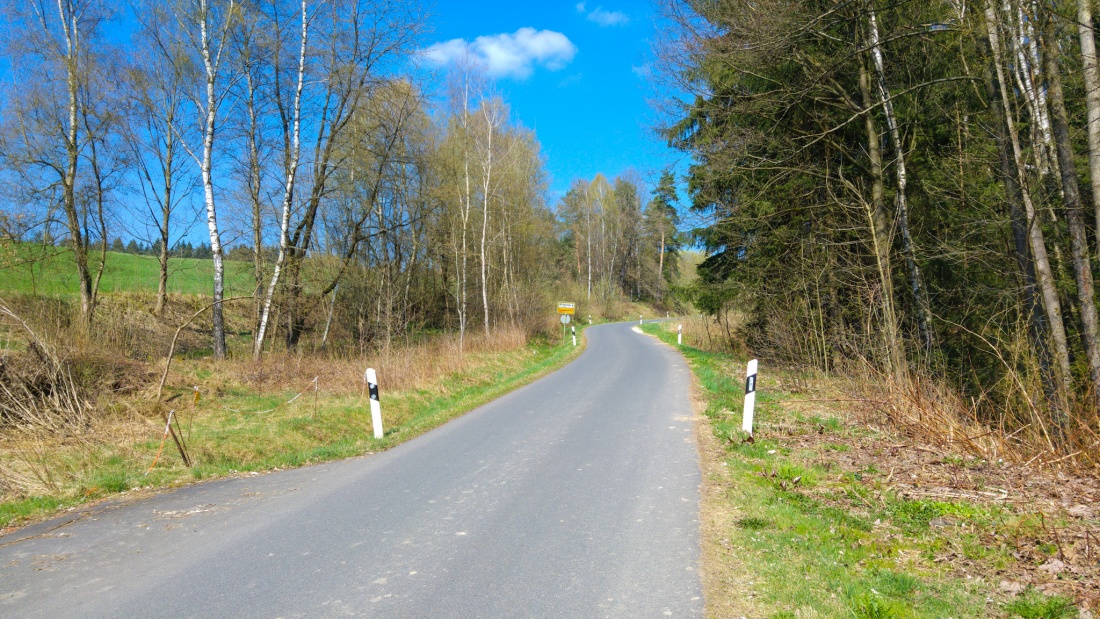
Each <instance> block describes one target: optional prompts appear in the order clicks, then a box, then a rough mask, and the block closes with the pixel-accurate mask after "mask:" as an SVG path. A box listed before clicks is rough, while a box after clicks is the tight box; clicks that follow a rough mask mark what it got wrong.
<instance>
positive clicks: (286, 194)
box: [252, 0, 327, 359]
mask: <svg viewBox="0 0 1100 619" xmlns="http://www.w3.org/2000/svg"><path fill="white" fill-rule="evenodd" d="M301 10H302V31H301V46H300V47H299V51H298V83H297V87H296V88H295V91H294V111H293V112H292V113H293V119H292V122H293V128H292V130H291V132H292V135H291V152H290V158H289V162H288V164H287V170H286V179H285V183H284V185H283V204H282V209H281V214H280V217H279V256H278V258H277V259H276V260H275V268H274V270H273V272H272V274H271V281H270V282H268V284H267V292H266V293H265V294H264V305H263V312H262V313H261V314H260V328H259V330H258V331H257V332H256V339H255V342H253V348H252V357H253V358H254V359H259V358H260V355H261V354H263V345H264V337H265V335H266V333H267V321H268V317H269V316H270V315H271V302H272V299H274V297H275V289H276V287H277V286H278V284H279V277H280V276H281V275H282V271H283V265H284V264H285V263H286V255H287V251H288V249H289V244H290V236H289V231H290V209H291V206H292V204H293V202H294V184H295V181H296V179H297V175H298V164H299V161H300V160H301V151H302V147H301V131H302V124H301V120H302V90H303V89H304V87H305V75H306V44H307V40H308V36H309V28H308V25H309V19H308V12H307V6H306V0H302V8H301ZM326 333H327V331H326Z"/></svg>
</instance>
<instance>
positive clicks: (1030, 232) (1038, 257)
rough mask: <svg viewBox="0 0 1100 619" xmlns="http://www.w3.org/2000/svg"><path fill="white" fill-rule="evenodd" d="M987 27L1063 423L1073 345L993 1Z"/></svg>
mask: <svg viewBox="0 0 1100 619" xmlns="http://www.w3.org/2000/svg"><path fill="white" fill-rule="evenodd" d="M985 17H986V28H987V30H988V34H989V46H990V50H991V51H992V53H993V65H994V67H995V69H996V72H997V84H998V88H999V89H1000V100H1001V105H1002V106H1003V108H1004V121H1005V127H1006V129H1008V137H1009V144H1010V145H1011V147H1012V160H1013V164H1014V166H1015V169H1016V170H1015V171H1016V178H1017V179H1018V180H1019V183H1018V184H1019V187H1020V198H1021V200H1022V202H1023V204H1024V213H1025V215H1026V218H1027V236H1028V245H1029V247H1030V249H1031V257H1032V260H1033V261H1034V265H1035V278H1036V280H1037V282H1038V285H1039V293H1040V296H1041V298H1042V300H1043V311H1044V312H1045V313H1046V318H1047V324H1048V325H1049V329H1050V340H1051V346H1052V350H1051V352H1052V354H1053V357H1054V360H1055V364H1054V367H1055V369H1056V376H1057V388H1058V405H1057V406H1056V407H1055V423H1056V425H1063V424H1062V421H1063V420H1062V419H1061V418H1060V415H1062V414H1064V408H1063V407H1064V406H1066V405H1068V403H1069V401H1070V393H1071V392H1072V385H1071V376H1072V375H1071V370H1070V362H1069V344H1068V342H1067V341H1066V328H1065V324H1064V323H1063V321H1062V305H1061V302H1060V301H1059V300H1058V290H1057V288H1056V286H1055V283H1054V281H1055V280H1054V274H1053V272H1052V270H1051V267H1050V258H1049V257H1048V255H1047V248H1046V242H1045V241H1044V239H1043V228H1042V226H1040V225H1039V222H1038V221H1037V213H1036V212H1035V204H1034V203H1033V202H1032V201H1031V196H1030V194H1029V192H1028V189H1027V182H1026V179H1027V169H1026V165H1025V163H1024V157H1023V153H1022V151H1021V148H1020V137H1019V134H1018V133H1017V131H1016V124H1015V123H1014V122H1013V120H1012V118H1013V116H1012V108H1011V106H1010V105H1009V92H1008V86H1007V84H1006V83H1005V76H1004V69H1003V66H1004V65H1003V55H1002V53H1001V43H1000V35H999V33H998V28H999V21H998V19H997V14H996V11H995V10H994V7H993V0H986V3H985Z"/></svg>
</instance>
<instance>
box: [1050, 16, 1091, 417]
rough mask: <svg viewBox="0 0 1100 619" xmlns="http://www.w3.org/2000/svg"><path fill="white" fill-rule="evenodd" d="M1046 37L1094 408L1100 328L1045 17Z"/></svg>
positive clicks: (1054, 47)
mask: <svg viewBox="0 0 1100 619" xmlns="http://www.w3.org/2000/svg"><path fill="white" fill-rule="evenodd" d="M1044 21H1045V22H1046V28H1045V31H1046V32H1045V34H1046V35H1047V36H1046V40H1047V42H1048V45H1047V54H1046V61H1047V62H1046V65H1047V83H1048V89H1049V91H1050V92H1049V96H1048V97H1047V99H1048V101H1049V102H1050V107H1051V112H1052V114H1051V121H1052V125H1053V128H1054V143H1055V146H1056V147H1057V149H1058V161H1059V162H1060V163H1061V166H1060V171H1061V177H1062V190H1063V193H1064V195H1065V207H1066V224H1067V225H1068V226H1069V240H1070V253H1071V254H1072V259H1073V270H1074V274H1075V276H1076V283H1077V302H1078V304H1079V306H1080V308H1079V309H1080V313H1081V338H1082V339H1083V340H1084V344H1085V355H1086V356H1087V357H1088V364H1089V379H1090V382H1091V390H1092V397H1093V400H1094V405H1096V406H1098V407H1100V339H1098V338H1100V328H1098V327H1097V317H1096V302H1095V300H1094V296H1093V280H1092V267H1091V264H1090V262H1091V261H1090V252H1089V246H1088V241H1087V240H1086V238H1085V218H1084V209H1083V207H1082V202H1081V191H1080V187H1079V186H1078V180H1077V166H1076V164H1075V163H1074V154H1073V146H1072V144H1071V143H1070V135H1069V113H1068V112H1067V111H1066V102H1065V95H1064V94H1063V92H1062V72H1061V70H1060V68H1059V66H1058V59H1059V50H1058V41H1057V39H1056V38H1055V36H1056V34H1055V31H1054V20H1053V18H1052V17H1051V16H1047V17H1046V18H1045V20H1044Z"/></svg>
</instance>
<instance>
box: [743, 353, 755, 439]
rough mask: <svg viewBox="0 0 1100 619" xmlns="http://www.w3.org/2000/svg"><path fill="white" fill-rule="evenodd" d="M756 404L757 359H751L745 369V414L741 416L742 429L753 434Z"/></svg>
mask: <svg viewBox="0 0 1100 619" xmlns="http://www.w3.org/2000/svg"><path fill="white" fill-rule="evenodd" d="M755 406H756V359H753V360H752V361H749V367H748V368H747V369H746V370H745V415H744V417H742V418H741V429H742V430H744V431H745V432H748V433H749V436H752V412H753V408H755Z"/></svg>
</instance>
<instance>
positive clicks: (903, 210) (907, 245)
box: [868, 3, 932, 351]
mask: <svg viewBox="0 0 1100 619" xmlns="http://www.w3.org/2000/svg"><path fill="white" fill-rule="evenodd" d="M868 12H869V21H870V26H871V29H870V35H871V57H872V58H873V59H874V64H875V73H876V77H877V81H878V91H879V97H880V98H881V99H882V110H883V112H884V113H885V114H886V126H887V128H888V130H889V131H890V141H891V142H893V144H894V153H895V154H896V155H897V158H896V160H895V161H896V165H895V166H894V170H895V172H896V174H897V183H898V193H897V205H898V231H899V232H900V233H901V243H902V252H903V253H904V254H905V262H906V266H907V267H908V268H909V285H910V287H911V288H912V289H913V297H914V299H916V304H917V327H918V331H919V332H920V339H921V346H922V347H923V348H924V350H925V351H930V350H931V349H932V324H931V322H932V319H931V316H930V314H931V311H930V308H929V306H928V296H927V292H926V291H925V290H924V281H923V278H922V277H921V272H920V265H918V264H917V257H916V251H915V249H914V247H913V237H912V235H911V234H910V233H909V203H908V197H907V193H906V188H907V186H908V183H909V176H908V173H907V171H906V168H905V147H904V146H903V145H902V143H901V132H900V131H899V130H898V120H897V115H896V114H895V113H894V102H893V100H892V99H891V97H890V90H889V88H887V86H886V69H885V62H884V61H883V54H882V46H881V44H880V41H879V33H878V20H877V19H876V18H875V9H874V4H873V3H868Z"/></svg>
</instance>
